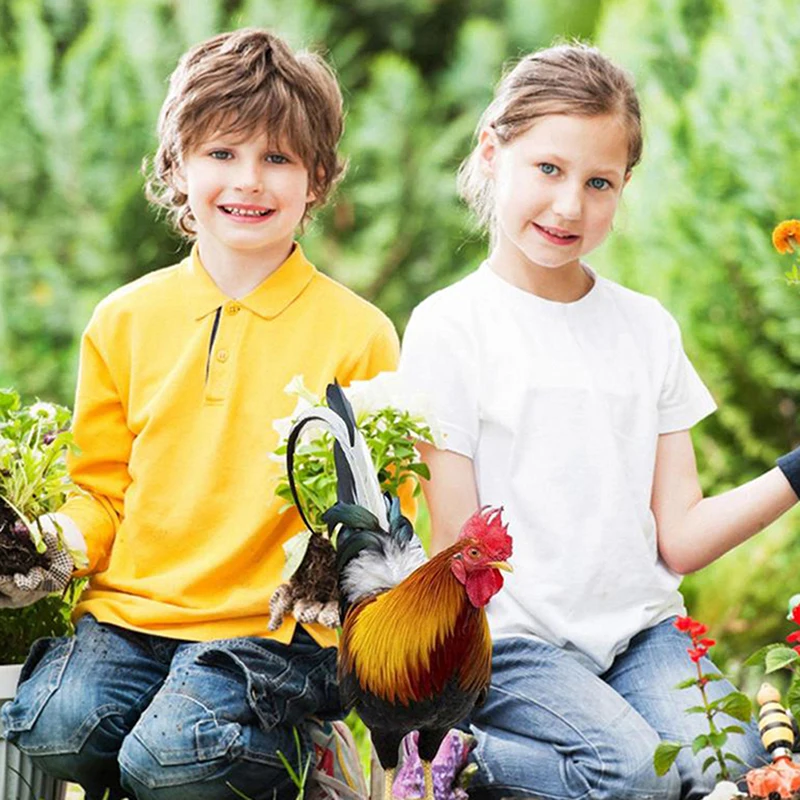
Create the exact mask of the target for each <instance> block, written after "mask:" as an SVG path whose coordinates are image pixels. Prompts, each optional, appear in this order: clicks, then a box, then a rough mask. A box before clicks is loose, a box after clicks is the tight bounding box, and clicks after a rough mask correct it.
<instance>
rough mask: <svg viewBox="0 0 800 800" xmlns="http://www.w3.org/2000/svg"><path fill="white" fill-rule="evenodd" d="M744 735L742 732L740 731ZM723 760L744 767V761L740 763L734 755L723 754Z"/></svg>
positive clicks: (740, 760)
mask: <svg viewBox="0 0 800 800" xmlns="http://www.w3.org/2000/svg"><path fill="white" fill-rule="evenodd" d="M742 733H744V731H742ZM725 759H726V760H728V761H732V762H733V763H734V764H742V765H744V761H742V759H741V758H739V756H737V755H736V753H725Z"/></svg>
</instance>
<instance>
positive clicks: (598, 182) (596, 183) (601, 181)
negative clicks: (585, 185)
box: [589, 178, 611, 189]
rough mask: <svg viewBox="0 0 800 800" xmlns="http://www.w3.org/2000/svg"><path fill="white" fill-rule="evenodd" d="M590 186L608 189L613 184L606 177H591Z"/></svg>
mask: <svg viewBox="0 0 800 800" xmlns="http://www.w3.org/2000/svg"><path fill="white" fill-rule="evenodd" d="M589 186H591V187H592V189H608V188H609V187H610V186H611V184H610V183H609V182H608V181H607V180H606V179H605V178H591V179H590V180H589Z"/></svg>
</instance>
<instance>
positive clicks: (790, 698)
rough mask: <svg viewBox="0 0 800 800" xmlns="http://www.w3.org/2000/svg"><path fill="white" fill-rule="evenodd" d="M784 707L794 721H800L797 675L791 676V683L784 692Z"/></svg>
mask: <svg viewBox="0 0 800 800" xmlns="http://www.w3.org/2000/svg"><path fill="white" fill-rule="evenodd" d="M786 705H787V706H788V707H789V711H791V712H792V715H793V716H794V718H795V719H800V677H798V675H797V673H794V674H793V675H792V682H791V683H790V684H789V690H788V691H787V692H786Z"/></svg>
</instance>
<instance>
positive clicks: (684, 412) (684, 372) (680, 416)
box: [658, 312, 717, 433]
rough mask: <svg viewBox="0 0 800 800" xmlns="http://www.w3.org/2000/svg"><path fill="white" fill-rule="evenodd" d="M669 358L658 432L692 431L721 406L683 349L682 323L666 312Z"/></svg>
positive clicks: (659, 402)
mask: <svg viewBox="0 0 800 800" xmlns="http://www.w3.org/2000/svg"><path fill="white" fill-rule="evenodd" d="M665 316H666V320H667V334H666V340H667V360H666V370H665V373H664V380H663V383H662V386H661V392H660V395H659V398H658V432H659V433H673V432H675V431H682V430H688V429H689V428H691V427H692V426H693V425H695V424H697V423H698V422H700V420H701V419H703V418H704V417H707V416H708V415H709V414H711V413H712V412H713V411H714V410H715V409H716V407H717V404H716V403H715V402H714V398H713V397H712V396H711V393H710V392H709V391H708V389H707V388H706V386H705V384H704V383H703V381H702V380H701V379H700V376H699V375H698V374H697V371H696V370H695V368H694V366H692V362H691V361H689V357H688V356H687V355H686V353H685V352H684V349H683V342H682V340H681V332H680V328H679V327H678V323H677V322H676V321H675V319H674V318H673V317H672V316H671V315H670V314H668V313H666V312H665Z"/></svg>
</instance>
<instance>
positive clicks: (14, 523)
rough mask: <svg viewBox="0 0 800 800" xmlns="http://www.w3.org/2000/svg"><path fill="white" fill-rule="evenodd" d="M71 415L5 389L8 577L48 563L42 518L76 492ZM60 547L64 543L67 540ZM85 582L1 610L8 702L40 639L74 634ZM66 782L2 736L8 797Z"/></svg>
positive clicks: (0, 505) (2, 495) (0, 393)
mask: <svg viewBox="0 0 800 800" xmlns="http://www.w3.org/2000/svg"><path fill="white" fill-rule="evenodd" d="M69 424H70V412H69V410H68V409H66V408H63V407H61V406H57V405H54V404H51V403H42V402H36V403H33V404H31V405H28V406H25V405H23V404H22V402H21V400H20V397H19V394H18V393H17V392H16V391H14V390H11V389H0V574H2V575H13V574H14V573H23V574H24V573H27V572H28V570H29V569H30V568H31V567H34V566H36V565H39V566H46V565H47V564H48V563H49V559H50V555H49V554H48V550H47V547H46V545H45V540H44V537H43V535H42V531H41V530H39V527H38V525H37V523H36V520H37V518H38V517H39V516H40V515H42V514H45V513H47V512H51V511H55V510H56V509H57V508H58V507H59V506H60V505H61V504H62V503H63V501H64V499H65V496H66V494H67V492H68V491H69V489H70V484H69V480H68V478H67V471H66V465H65V455H66V452H67V450H68V448H69V447H70V444H71V435H70V433H69V432H68V428H69ZM58 546H63V544H62V543H61V542H59V543H58ZM82 585H83V581H82V580H72V581H70V582H69V584H68V585H67V588H66V590H65V591H64V593H63V594H52V595H49V596H47V597H44V598H42V599H40V600H38V601H37V602H35V603H33V604H32V605H30V606H27V607H24V608H0V706H2V705H3V703H4V702H6V701H7V700H10V699H11V698H13V696H14V694H15V691H16V686H17V682H18V680H19V675H20V670H21V668H22V663H23V662H24V660H25V657H26V655H27V653H28V650H29V649H30V646H31V645H32V644H33V642H34V641H35V640H36V639H39V638H41V637H45V636H66V635H70V634H71V633H72V623H71V621H70V614H71V611H72V607H73V606H74V604H75V601H76V600H77V598H78V596H79V595H80V591H81V589H82ZM65 791H66V784H64V783H63V782H61V781H55V780H53V779H51V778H49V777H47V776H45V775H44V774H43V773H42V772H40V771H39V770H37V769H35V768H34V767H33V765H32V763H31V762H30V760H29V759H28V758H27V757H26V756H24V755H23V754H22V753H20V751H19V750H17V748H15V747H14V746H13V745H11V744H10V743H8V742H7V741H5V739H3V738H2V730H0V797H2V798H15V799H16V798H20V800H22V798H35V800H55V799H56V798H63V797H64V796H65Z"/></svg>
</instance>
